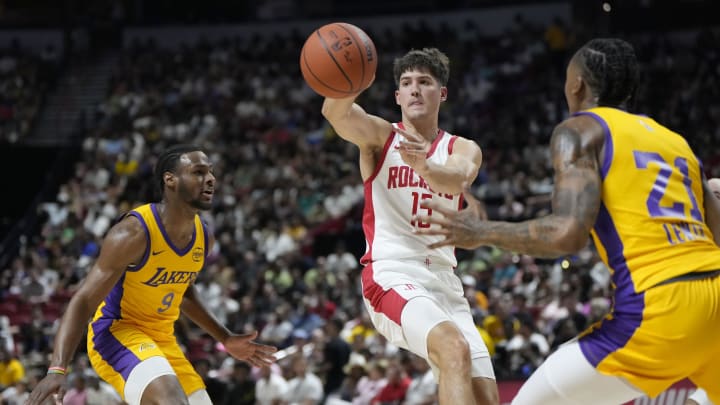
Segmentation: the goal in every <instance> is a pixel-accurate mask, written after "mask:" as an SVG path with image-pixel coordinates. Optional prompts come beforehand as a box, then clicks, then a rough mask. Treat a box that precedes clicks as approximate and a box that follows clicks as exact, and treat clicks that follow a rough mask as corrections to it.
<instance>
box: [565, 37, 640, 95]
mask: <svg viewBox="0 0 720 405" xmlns="http://www.w3.org/2000/svg"><path fill="white" fill-rule="evenodd" d="M576 60H577V62H578V64H579V66H580V67H581V69H582V72H583V79H584V80H585V82H586V83H587V84H588V86H590V89H591V91H592V92H593V94H594V95H595V97H597V104H598V106H604V107H618V108H627V107H628V105H629V104H630V101H631V100H632V98H633V97H634V96H635V90H636V89H637V84H638V83H637V82H638V79H639V76H640V74H639V68H638V62H637V57H636V56H635V50H634V49H633V47H632V45H630V44H629V43H628V42H626V41H623V40H622V39H618V38H598V39H593V40H590V41H589V42H588V43H586V44H585V45H584V46H583V47H582V48H580V50H578V52H577V54H576Z"/></svg>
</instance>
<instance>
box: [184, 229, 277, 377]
mask: <svg viewBox="0 0 720 405" xmlns="http://www.w3.org/2000/svg"><path fill="white" fill-rule="evenodd" d="M214 243H215V238H214V237H213V236H212V235H211V236H210V240H209V243H208V251H210V250H212V246H213V244H214ZM180 310H181V311H182V313H183V314H185V315H186V316H187V317H188V318H190V320H191V321H193V322H194V323H195V324H197V325H198V326H199V327H201V328H202V329H203V330H204V331H205V332H207V333H209V334H210V336H212V337H213V338H214V339H215V340H217V341H218V342H220V343H222V344H223V346H225V349H226V350H227V352H228V353H230V354H231V355H232V356H233V357H235V358H236V359H238V360H243V361H246V362H248V363H250V364H251V365H253V366H256V367H262V366H266V365H269V364H271V363H273V362H274V361H275V357H274V356H273V354H274V353H275V352H276V351H277V348H275V347H273V346H266V345H262V344H259V343H257V342H254V341H253V339H255V338H256V337H257V335H258V333H257V332H252V333H248V334H242V335H238V334H234V333H232V332H231V331H230V330H228V328H226V327H225V325H223V324H221V323H220V322H219V321H218V320H217V318H216V317H215V316H214V315H213V314H212V313H211V312H210V311H208V309H207V308H206V307H205V305H204V304H203V303H202V301H201V300H200V299H199V297H198V295H197V290H196V288H195V285H194V284H191V285H190V286H188V288H187V290H185V295H184V296H183V300H182V303H181V304H180Z"/></svg>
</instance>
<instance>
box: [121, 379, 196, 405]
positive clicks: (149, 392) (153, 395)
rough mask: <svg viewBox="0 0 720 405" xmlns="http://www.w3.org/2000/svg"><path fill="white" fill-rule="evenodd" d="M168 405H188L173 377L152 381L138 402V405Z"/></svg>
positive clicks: (178, 383)
mask: <svg viewBox="0 0 720 405" xmlns="http://www.w3.org/2000/svg"><path fill="white" fill-rule="evenodd" d="M170 404H173V405H190V402H189V401H188V398H187V396H186V395H185V392H184V391H183V389H182V387H181V386H180V382H179V381H178V380H177V377H175V376H174V375H163V376H160V377H158V378H156V379H154V380H152V381H151V382H150V383H149V384H148V386H147V387H146V388H145V390H144V391H143V393H142V399H141V401H140V405H170ZM130 405H133V404H130Z"/></svg>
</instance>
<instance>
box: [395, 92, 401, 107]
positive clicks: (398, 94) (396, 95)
mask: <svg viewBox="0 0 720 405" xmlns="http://www.w3.org/2000/svg"><path fill="white" fill-rule="evenodd" d="M395 104H397V105H400V90H397V89H396V90H395Z"/></svg>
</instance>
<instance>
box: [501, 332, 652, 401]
mask: <svg viewBox="0 0 720 405" xmlns="http://www.w3.org/2000/svg"><path fill="white" fill-rule="evenodd" d="M642 395H644V394H643V392H642V391H640V390H638V389H636V388H634V387H633V386H631V385H630V384H629V383H628V382H627V381H626V380H624V379H622V378H620V377H612V376H607V375H605V374H601V373H600V372H598V371H597V370H596V369H595V368H594V367H593V366H592V365H591V364H590V362H588V361H587V360H586V359H585V356H584V355H583V354H582V351H581V350H580V344H579V343H578V342H577V341H572V342H570V343H567V344H565V345H564V346H562V347H560V348H559V349H558V350H557V351H556V352H555V353H553V354H551V355H550V357H548V358H547V359H546V360H545V362H544V363H543V364H542V365H541V366H540V368H538V369H537V370H536V371H535V372H534V373H533V374H532V375H531V376H530V378H529V379H528V380H527V381H526V382H525V383H524V384H523V386H522V387H521V388H520V391H519V392H518V394H517V395H516V396H515V398H514V399H513V401H512V404H513V405H545V404H554V405H571V404H583V405H617V404H624V403H626V402H629V401H631V400H633V399H635V398H637V397H640V396H642Z"/></svg>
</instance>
